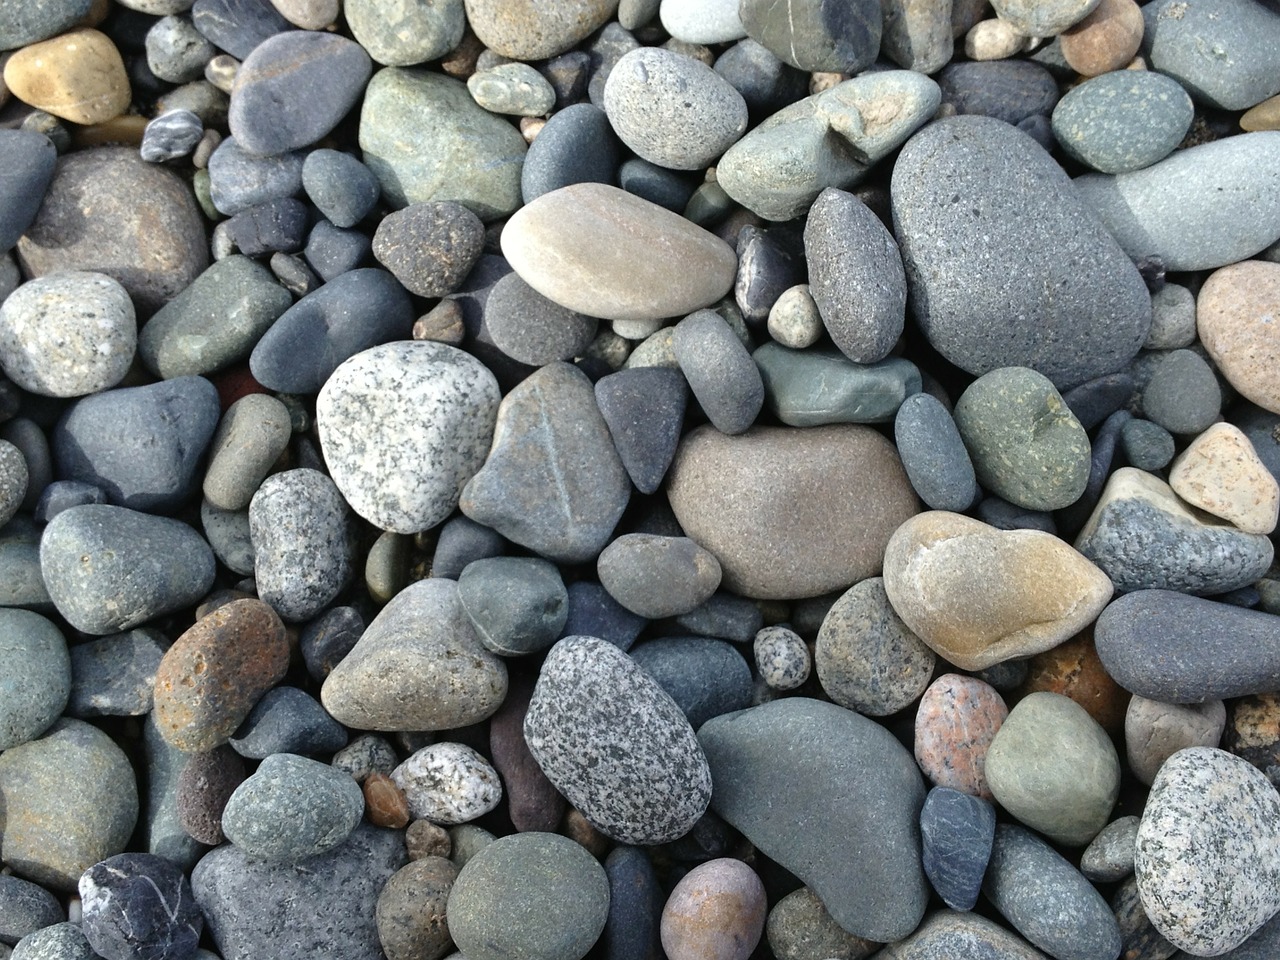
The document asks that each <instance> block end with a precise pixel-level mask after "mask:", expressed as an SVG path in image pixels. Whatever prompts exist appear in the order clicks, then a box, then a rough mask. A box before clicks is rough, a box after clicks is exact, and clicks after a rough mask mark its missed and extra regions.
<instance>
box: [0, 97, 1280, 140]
mask: <svg viewBox="0 0 1280 960" xmlns="http://www.w3.org/2000/svg"><path fill="white" fill-rule="evenodd" d="M0 102H3V101H0ZM1240 129H1241V130H1244V131H1246V132H1251V131H1253V130H1280V95H1278V96H1274V97H1270V98H1268V99H1266V100H1263V101H1262V102H1261V103H1260V104H1258V105H1257V106H1254V107H1250V108H1249V109H1248V110H1246V111H1245V112H1244V115H1243V116H1241V117H1240Z"/></svg>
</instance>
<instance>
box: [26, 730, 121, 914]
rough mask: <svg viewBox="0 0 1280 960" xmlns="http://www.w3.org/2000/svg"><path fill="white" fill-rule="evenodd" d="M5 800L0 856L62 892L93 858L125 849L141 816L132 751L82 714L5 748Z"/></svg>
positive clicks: (68, 889)
mask: <svg viewBox="0 0 1280 960" xmlns="http://www.w3.org/2000/svg"><path fill="white" fill-rule="evenodd" d="M0 795H3V796H4V802H5V826H4V838H3V842H2V845H0V855H3V857H4V861H5V863H6V864H8V865H9V866H10V867H12V868H13V870H14V872H15V873H16V874H17V875H19V876H20V877H23V878H24V879H27V880H33V881H35V882H36V883H38V884H40V885H41V886H43V887H45V888H49V889H52V890H56V891H58V892H59V893H68V892H71V891H73V890H75V887H76V882H77V881H78V880H79V879H80V875H81V874H82V873H84V871H85V870H87V869H89V867H91V866H92V865H93V864H95V863H98V862H99V861H101V860H105V859H106V858H107V857H111V856H115V855H116V854H118V853H122V852H123V851H124V849H125V847H126V846H127V845H128V843H129V839H130V837H131V836H132V835H133V830H134V826H135V825H136V824H137V820H138V785H137V778H136V777H135V775H134V772H133V767H132V765H130V763H129V759H128V757H126V756H125V754H124V751H122V750H121V749H120V748H119V747H118V746H117V745H116V743H115V741H114V740H112V739H111V738H110V737H109V736H107V735H106V734H105V733H103V732H102V731H101V730H99V729H98V728H97V727H95V726H93V725H91V724H88V723H84V722H83V721H81V720H69V719H62V720H58V721H57V722H56V723H54V725H53V726H52V727H51V728H49V730H48V731H47V732H46V733H45V735H44V736H43V737H41V738H39V739H38V740H32V741H29V742H28V743H24V744H21V745H19V746H16V747H12V748H11V749H8V750H6V751H5V752H4V753H3V754H2V755H0Z"/></svg>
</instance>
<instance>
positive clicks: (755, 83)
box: [713, 37, 808, 116]
mask: <svg viewBox="0 0 1280 960" xmlns="http://www.w3.org/2000/svg"><path fill="white" fill-rule="evenodd" d="M713 69H714V70H715V72H716V73H718V74H720V76H722V77H724V78H725V79H726V80H728V81H729V83H730V84H731V85H732V86H733V88H734V89H735V90H737V91H738V93H740V94H742V99H743V100H745V101H746V102H747V109H748V110H750V111H751V112H752V113H753V114H757V115H760V116H767V115H769V114H772V113H775V112H777V111H778V110H781V109H782V108H783V107H786V106H789V105H790V104H792V103H795V102H796V101H797V100H799V99H801V98H802V97H803V96H804V95H805V94H806V93H807V92H808V89H807V88H808V84H806V83H805V76H804V74H803V73H801V72H800V71H799V70H797V69H795V67H792V66H791V65H790V64H787V63H783V62H782V60H780V59H779V58H778V57H776V56H774V54H773V53H772V52H771V51H770V50H769V48H768V47H765V46H763V45H762V44H760V43H757V42H756V41H755V40H752V39H751V38H750V37H748V38H746V39H745V40H739V41H738V42H737V43H735V44H734V45H733V46H731V47H730V48H729V49H728V50H726V51H725V52H724V53H722V54H720V56H718V57H716V62H715V66H714V68H713Z"/></svg>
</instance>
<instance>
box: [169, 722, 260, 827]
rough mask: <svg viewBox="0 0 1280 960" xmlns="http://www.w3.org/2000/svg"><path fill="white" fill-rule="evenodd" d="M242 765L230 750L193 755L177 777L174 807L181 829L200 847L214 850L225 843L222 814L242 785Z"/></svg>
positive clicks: (223, 748)
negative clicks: (199, 844)
mask: <svg viewBox="0 0 1280 960" xmlns="http://www.w3.org/2000/svg"><path fill="white" fill-rule="evenodd" d="M245 776H246V774H245V768H244V761H243V760H241V759H240V755H239V754H238V753H236V752H235V751H234V750H232V749H231V748H230V747H227V746H221V747H214V748H213V749H212V750H206V751H204V752H203V753H197V754H194V755H192V757H191V759H190V760H189V761H188V762H187V763H186V765H185V766H184V767H183V768H182V772H181V773H180V774H179V775H178V789H177V806H178V819H179V821H180V822H181V823H182V829H183V830H184V831H185V832H186V833H187V834H189V835H190V836H191V837H193V838H195V839H196V840H199V841H200V842H201V843H202V844H207V845H208V846H211V847H216V846H217V845H218V844H220V843H222V842H223V841H224V840H225V839H226V835H225V834H224V833H223V832H222V814H223V811H224V810H225V809H226V806H227V801H228V800H230V799H231V795H232V794H233V793H235V791H236V788H237V787H239V786H240V784H242V783H244V779H245Z"/></svg>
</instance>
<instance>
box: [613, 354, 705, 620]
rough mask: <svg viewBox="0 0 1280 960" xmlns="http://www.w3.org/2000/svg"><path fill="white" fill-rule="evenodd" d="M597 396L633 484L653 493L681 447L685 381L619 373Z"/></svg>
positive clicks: (658, 370)
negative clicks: (678, 447)
mask: <svg viewBox="0 0 1280 960" xmlns="http://www.w3.org/2000/svg"><path fill="white" fill-rule="evenodd" d="M595 394H596V404H597V405H598V406H599V408H600V414H601V416H603V417H604V421H605V423H606V424H607V425H608V427H609V434H610V436H611V437H612V438H613V445H614V448H615V449H616V450H617V452H618V456H619V457H620V458H621V459H622V465H623V466H624V467H626V470H627V474H628V475H629V476H630V477H631V482H632V483H633V484H635V486H636V489H637V490H639V491H640V492H641V493H646V494H647V493H653V492H654V491H656V490H657V489H658V487H659V486H660V485H661V484H662V478H663V477H665V476H666V473H667V468H668V467H670V466H671V460H672V458H673V457H674V456H675V453H676V446H677V445H678V444H679V442H680V433H681V430H682V428H683V426H684V413H685V406H686V403H687V397H688V388H687V387H686V385H685V379H684V377H683V375H681V373H680V371H679V370H673V369H671V368H669V367H635V368H632V369H630V370H619V371H618V372H617V373H611V374H608V375H607V376H604V377H601V378H600V379H599V380H597V381H596V386H595ZM588 632H589V631H588Z"/></svg>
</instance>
